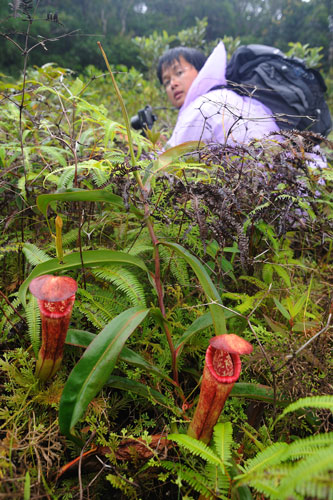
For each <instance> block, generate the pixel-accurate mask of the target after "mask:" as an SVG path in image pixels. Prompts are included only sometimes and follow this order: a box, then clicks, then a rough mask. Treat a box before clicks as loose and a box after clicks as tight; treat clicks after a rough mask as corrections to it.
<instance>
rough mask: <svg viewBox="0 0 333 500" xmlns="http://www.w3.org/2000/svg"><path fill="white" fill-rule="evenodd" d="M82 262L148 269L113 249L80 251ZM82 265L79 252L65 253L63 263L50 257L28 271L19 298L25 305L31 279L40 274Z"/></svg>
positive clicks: (130, 256) (91, 264) (137, 259)
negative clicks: (125, 265)
mask: <svg viewBox="0 0 333 500" xmlns="http://www.w3.org/2000/svg"><path fill="white" fill-rule="evenodd" d="M82 259H83V263H84V265H85V266H86V267H94V266H105V265H108V264H113V263H118V264H132V265H134V266H137V267H139V268H140V269H142V270H143V271H145V272H147V273H148V269H147V267H146V264H145V263H144V262H143V260H141V259H139V258H138V257H135V256H133V255H129V254H128V253H124V252H114V251H113V250H87V251H85V252H82ZM81 266H82V262H81V255H80V253H79V252H73V253H70V254H68V255H66V256H65V257H64V259H63V263H61V264H60V263H59V259H50V260H48V261H47V262H42V263H41V264H39V265H38V266H36V267H35V269H34V270H33V271H32V272H31V273H30V275H29V276H28V278H27V279H26V280H25V281H24V282H23V283H22V285H21V286H20V289H19V293H18V295H19V298H20V300H21V302H22V304H23V305H24V306H25V296H26V293H27V290H28V287H29V284H30V282H31V280H33V279H34V278H37V276H42V275H43V274H52V273H61V272H64V271H68V270H70V269H77V268H79V267H81Z"/></svg>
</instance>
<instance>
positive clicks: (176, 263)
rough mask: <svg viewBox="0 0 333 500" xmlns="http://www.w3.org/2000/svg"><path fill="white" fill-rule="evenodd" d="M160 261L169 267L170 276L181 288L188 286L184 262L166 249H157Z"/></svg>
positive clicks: (161, 247) (162, 247)
mask: <svg viewBox="0 0 333 500" xmlns="http://www.w3.org/2000/svg"><path fill="white" fill-rule="evenodd" d="M159 252H160V256H161V260H162V261H163V262H165V263H166V264H167V265H168V266H170V271H171V273H172V275H173V276H174V277H175V278H176V280H177V281H178V283H179V284H180V285H182V286H188V285H189V275H188V270H187V264H186V262H185V260H184V259H183V258H182V257H180V256H179V255H178V254H176V253H175V252H172V250H170V249H169V248H167V247H164V246H161V245H160V247H159Z"/></svg>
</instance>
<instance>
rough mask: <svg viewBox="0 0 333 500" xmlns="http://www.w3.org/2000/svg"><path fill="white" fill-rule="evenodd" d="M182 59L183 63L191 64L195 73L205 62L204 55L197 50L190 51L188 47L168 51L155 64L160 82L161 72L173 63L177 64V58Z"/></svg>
mask: <svg viewBox="0 0 333 500" xmlns="http://www.w3.org/2000/svg"><path fill="white" fill-rule="evenodd" d="M180 57H183V58H184V59H185V61H187V62H188V63H190V64H192V66H194V67H195V69H196V70H197V71H200V70H201V68H202V67H203V65H204V64H205V62H206V59H207V58H206V56H205V54H204V53H203V52H202V51H201V50H199V49H192V48H190V47H174V48H173V49H169V50H167V51H166V52H164V54H163V55H162V56H161V57H160V58H159V60H158V64H157V76H158V79H159V81H160V82H161V83H163V82H162V70H163V68H168V67H169V66H171V64H172V63H173V62H174V61H178V62H179V58H180Z"/></svg>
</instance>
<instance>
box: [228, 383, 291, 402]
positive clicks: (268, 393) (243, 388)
mask: <svg viewBox="0 0 333 500" xmlns="http://www.w3.org/2000/svg"><path fill="white" fill-rule="evenodd" d="M230 396H234V397H236V398H245V399H254V400H256V401H265V402H267V403H274V391H273V388H272V387H269V386H268V385H262V384H251V383H248V382H236V384H235V385H234V386H233V388H232V391H231V392H230ZM288 403H289V401H287V400H284V399H277V400H276V404H277V405H278V406H286V405H287V404H288Z"/></svg>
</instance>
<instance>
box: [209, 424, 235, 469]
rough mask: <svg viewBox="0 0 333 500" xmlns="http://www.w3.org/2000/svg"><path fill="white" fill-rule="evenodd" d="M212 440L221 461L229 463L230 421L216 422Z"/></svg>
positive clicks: (230, 443)
mask: <svg viewBox="0 0 333 500" xmlns="http://www.w3.org/2000/svg"><path fill="white" fill-rule="evenodd" d="M213 442H214V447H215V450H216V452H217V454H218V456H219V457H220V459H221V460H222V462H223V463H225V464H228V463H230V459H231V445H232V442H233V440H232V425H231V422H225V423H224V424H217V425H215V427H214V434H213Z"/></svg>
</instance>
